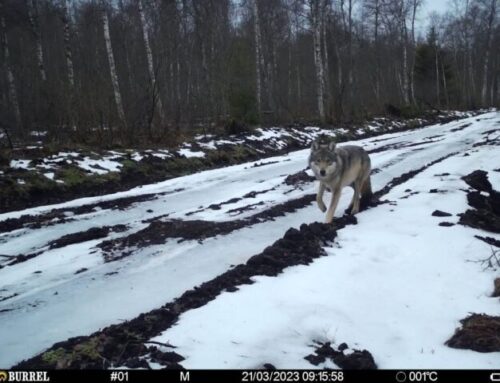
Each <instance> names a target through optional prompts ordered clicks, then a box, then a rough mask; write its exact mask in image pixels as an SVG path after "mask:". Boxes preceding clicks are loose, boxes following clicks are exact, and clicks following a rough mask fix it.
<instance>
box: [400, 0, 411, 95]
mask: <svg viewBox="0 0 500 383" xmlns="http://www.w3.org/2000/svg"><path fill="white" fill-rule="evenodd" d="M403 6H404V3H403V2H401V14H400V17H401V41H402V43H403V68H402V69H403V73H402V80H403V84H402V86H403V101H404V103H405V105H408V104H409V101H410V100H409V84H408V74H409V72H408V29H407V27H406V14H405V13H404V10H403Z"/></svg>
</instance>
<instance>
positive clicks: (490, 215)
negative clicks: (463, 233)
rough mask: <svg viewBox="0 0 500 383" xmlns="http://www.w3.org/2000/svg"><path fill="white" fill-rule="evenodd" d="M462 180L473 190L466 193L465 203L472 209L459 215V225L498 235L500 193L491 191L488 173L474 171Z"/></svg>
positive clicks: (499, 227)
mask: <svg viewBox="0 0 500 383" xmlns="http://www.w3.org/2000/svg"><path fill="white" fill-rule="evenodd" d="M462 179H463V180H464V181H465V182H466V183H467V185H469V186H470V187H471V188H472V189H474V190H470V191H469V192H468V193H467V202H468V204H469V206H471V207H473V208H474V209H468V210H467V211H466V212H465V213H462V214H460V220H459V223H460V224H462V225H465V226H470V227H473V228H476V229H482V230H486V231H490V232H493V233H500V193H499V192H497V191H495V190H494V189H493V187H492V185H491V183H490V181H489V180H488V173H487V172H485V171H484V170H475V171H474V172H472V173H470V174H468V175H466V176H464V177H462ZM485 194H488V195H485Z"/></svg>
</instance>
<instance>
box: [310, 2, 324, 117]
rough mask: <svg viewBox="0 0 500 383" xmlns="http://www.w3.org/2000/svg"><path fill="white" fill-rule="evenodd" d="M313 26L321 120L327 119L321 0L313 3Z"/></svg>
mask: <svg viewBox="0 0 500 383" xmlns="http://www.w3.org/2000/svg"><path fill="white" fill-rule="evenodd" d="M310 5H311V26H312V29H313V45H314V66H315V68H316V83H317V85H316V86H317V88H316V92H317V103H318V114H319V118H320V120H321V121H324V120H325V100H324V69H323V59H322V57H321V13H320V12H321V7H320V5H319V0H312V1H311V3H310Z"/></svg>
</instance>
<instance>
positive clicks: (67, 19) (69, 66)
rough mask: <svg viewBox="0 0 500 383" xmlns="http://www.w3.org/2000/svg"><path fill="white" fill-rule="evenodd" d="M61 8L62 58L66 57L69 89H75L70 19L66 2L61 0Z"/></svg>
mask: <svg viewBox="0 0 500 383" xmlns="http://www.w3.org/2000/svg"><path fill="white" fill-rule="evenodd" d="M62 6H63V9H62V11H63V14H62V21H63V23H64V56H65V57H66V69H67V71H68V83H69V85H70V86H71V88H74V87H75V74H74V71H73V55H72V52H71V40H70V33H71V27H70V21H71V17H70V14H69V9H68V0H63V2H62Z"/></svg>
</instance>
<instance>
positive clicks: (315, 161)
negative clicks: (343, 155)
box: [309, 136, 338, 180]
mask: <svg viewBox="0 0 500 383" xmlns="http://www.w3.org/2000/svg"><path fill="white" fill-rule="evenodd" d="M337 161H338V157H337V154H336V153H335V142H334V141H333V140H332V139H330V138H329V137H326V136H319V137H318V138H317V139H315V140H314V141H313V143H312V145H311V155H310V156H309V167H310V168H311V169H312V171H313V172H314V175H315V176H316V178H317V179H319V180H326V179H328V178H329V177H330V176H331V175H332V174H334V173H335V172H336V170H337Z"/></svg>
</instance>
